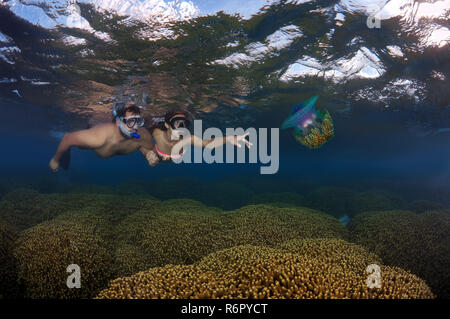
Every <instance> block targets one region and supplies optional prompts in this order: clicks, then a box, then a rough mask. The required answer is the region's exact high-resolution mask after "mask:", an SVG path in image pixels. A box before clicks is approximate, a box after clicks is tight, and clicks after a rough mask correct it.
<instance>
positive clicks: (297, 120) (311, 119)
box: [281, 96, 334, 148]
mask: <svg viewBox="0 0 450 319" xmlns="http://www.w3.org/2000/svg"><path fill="white" fill-rule="evenodd" d="M318 98H319V97H318V96H313V97H312V98H310V99H308V100H306V101H305V102H303V103H300V104H296V105H294V107H293V108H292V110H291V113H290V115H289V117H288V118H287V119H286V120H285V121H284V122H283V124H282V125H281V129H288V128H293V135H294V138H295V139H296V140H297V141H298V142H299V143H301V144H303V145H305V146H307V147H309V148H318V147H321V146H322V145H323V144H324V143H325V142H326V141H328V140H329V139H331V138H332V137H333V136H334V125H333V120H332V118H331V115H330V113H329V112H328V111H327V110H323V111H318V110H316V108H315V106H314V104H315V103H316V101H317V99H318Z"/></svg>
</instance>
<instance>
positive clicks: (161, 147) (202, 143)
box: [146, 112, 252, 166]
mask: <svg viewBox="0 0 450 319" xmlns="http://www.w3.org/2000/svg"><path fill="white" fill-rule="evenodd" d="M189 125H190V121H189V119H188V117H187V115H186V113H184V112H169V113H167V114H166V115H165V116H164V118H163V119H161V120H160V123H159V124H158V125H157V126H155V127H152V128H150V131H151V134H152V136H153V138H154V139H155V142H156V143H155V148H154V149H153V150H151V151H149V152H148V153H147V155H146V158H147V160H148V162H149V164H150V165H152V166H153V165H156V164H157V163H158V162H159V161H163V162H169V161H172V160H173V159H174V158H175V157H177V158H178V157H181V156H183V154H182V153H179V154H177V153H176V152H175V153H174V154H172V150H181V149H182V148H183V146H185V145H188V144H191V145H194V146H197V147H205V148H210V149H213V148H216V147H219V146H222V145H224V144H225V143H227V142H228V143H230V144H232V145H235V146H237V147H241V144H240V143H241V142H242V143H244V144H245V145H246V146H247V147H248V148H250V146H251V145H252V143H250V142H249V141H248V140H247V139H246V138H245V137H246V136H247V135H248V133H246V134H243V135H239V136H225V137H222V138H214V139H209V140H203V139H201V138H199V137H197V136H195V135H191V136H190V139H187V140H186V139H182V138H181V134H180V129H183V128H184V129H188V128H189ZM155 153H156V154H157V156H155Z"/></svg>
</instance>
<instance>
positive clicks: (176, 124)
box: [169, 116, 191, 130]
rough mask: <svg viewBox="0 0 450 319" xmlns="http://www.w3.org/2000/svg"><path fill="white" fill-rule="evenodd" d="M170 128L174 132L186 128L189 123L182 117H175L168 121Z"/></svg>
mask: <svg viewBox="0 0 450 319" xmlns="http://www.w3.org/2000/svg"><path fill="white" fill-rule="evenodd" d="M169 124H170V127H172V129H174V130H176V129H178V128H188V127H189V125H190V124H191V122H190V121H189V120H188V119H187V118H185V117H184V116H176V117H174V118H172V119H171V120H170V121H169Z"/></svg>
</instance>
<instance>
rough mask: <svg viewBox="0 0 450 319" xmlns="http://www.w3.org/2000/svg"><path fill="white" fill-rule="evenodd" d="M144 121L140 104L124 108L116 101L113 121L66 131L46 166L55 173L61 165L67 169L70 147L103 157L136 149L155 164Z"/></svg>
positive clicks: (151, 141) (150, 140) (150, 138)
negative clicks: (70, 131)
mask: <svg viewBox="0 0 450 319" xmlns="http://www.w3.org/2000/svg"><path fill="white" fill-rule="evenodd" d="M144 124H145V121H144V118H143V117H141V110H140V107H138V106H136V105H135V104H130V105H128V106H126V107H125V105H124V104H123V103H116V104H115V105H114V110H113V120H112V123H105V124H100V125H97V126H94V127H92V128H89V129H86V130H81V131H76V132H72V133H66V134H65V135H64V137H63V139H62V140H61V142H60V143H59V146H58V149H57V150H56V153H55V155H54V156H53V158H52V159H51V160H50V163H49V166H50V168H51V169H52V170H53V171H54V172H57V171H58V169H59V167H60V166H61V167H62V168H64V169H68V168H69V164H70V148H71V147H72V146H76V147H78V148H80V149H87V150H93V151H94V152H95V153H96V154H97V155H98V156H99V157H103V158H108V157H112V156H115V155H124V154H130V153H132V152H134V151H136V150H139V151H140V152H141V153H142V155H144V157H145V158H146V159H147V160H148V162H149V164H150V165H155V164H156V163H157V160H158V158H157V156H156V153H154V152H151V151H152V150H153V148H154V144H153V140H152V135H151V134H150V132H149V131H148V130H147V129H145V128H144V127H143V126H144ZM153 163H155V164H153Z"/></svg>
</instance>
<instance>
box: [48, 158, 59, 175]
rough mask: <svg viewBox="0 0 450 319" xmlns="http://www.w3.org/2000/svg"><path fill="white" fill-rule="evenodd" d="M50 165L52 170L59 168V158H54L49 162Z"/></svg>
mask: <svg viewBox="0 0 450 319" xmlns="http://www.w3.org/2000/svg"><path fill="white" fill-rule="evenodd" d="M48 166H50V168H51V170H52V171H53V172H55V173H56V172H57V171H58V170H59V162H58V161H57V160H55V159H54V158H52V159H51V160H50V163H49V164H48Z"/></svg>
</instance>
